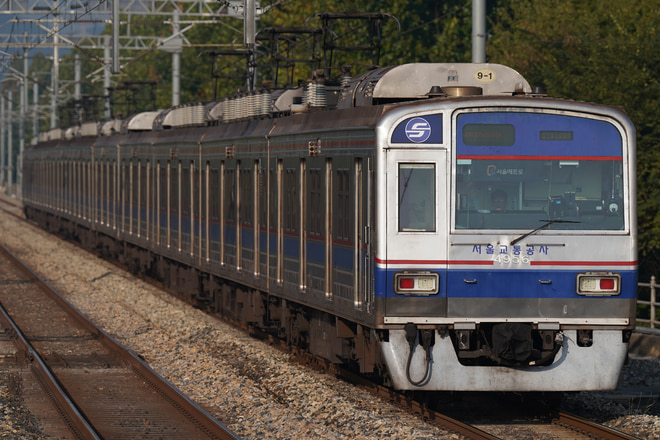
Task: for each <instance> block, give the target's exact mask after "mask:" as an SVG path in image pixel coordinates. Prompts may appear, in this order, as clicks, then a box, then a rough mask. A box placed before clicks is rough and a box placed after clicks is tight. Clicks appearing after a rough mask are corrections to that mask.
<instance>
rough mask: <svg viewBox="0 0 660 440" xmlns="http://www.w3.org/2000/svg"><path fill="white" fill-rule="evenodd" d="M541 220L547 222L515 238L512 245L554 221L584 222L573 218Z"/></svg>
mask: <svg viewBox="0 0 660 440" xmlns="http://www.w3.org/2000/svg"><path fill="white" fill-rule="evenodd" d="M539 221H541V222H545V223H544V224H542V225H541V226H539V227H538V228H536V229H534V230H531V231H529V232H528V233H526V234H523V235H521V236H520V237H518V238H516V239H515V240H513V241H511V246H513V245H514V244H516V243H518V242H519V241H520V240H523V239H525V238H527V237H529V236H530V235H532V234H534V233H535V232H537V231H540V230H541V229H544V228H547V227H548V226H550V225H551V224H553V223H582V222H579V221H573V220H561V219H556V220H539Z"/></svg>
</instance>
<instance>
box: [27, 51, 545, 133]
mask: <svg viewBox="0 0 660 440" xmlns="http://www.w3.org/2000/svg"><path fill="white" fill-rule="evenodd" d="M530 93H532V89H531V87H530V85H529V83H528V82H527V81H526V80H525V78H524V77H523V76H522V75H521V74H520V73H518V72H517V71H515V70H514V69H511V68H510V67H507V66H504V65H501V64H493V63H412V64H403V65H400V66H392V67H383V68H378V69H374V70H371V71H368V72H366V73H363V74H361V75H358V76H355V77H352V78H343V79H342V83H341V85H329V84H327V83H326V82H325V80H324V79H323V78H320V79H314V80H312V81H310V82H308V83H307V84H306V85H304V86H300V87H290V88H284V89H277V90H259V91H253V92H250V93H242V94H235V95H232V96H229V97H226V98H224V99H222V100H220V101H215V102H194V103H189V104H185V105H180V106H177V107H173V108H170V109H167V110H161V111H150V112H144V113H139V114H135V115H131V116H130V117H128V118H126V119H124V120H123V121H121V120H110V121H102V122H98V123H84V124H83V125H82V126H80V127H71V128H69V129H65V130H63V129H61V128H55V129H51V130H50V131H48V132H45V133H42V134H41V135H40V137H39V139H38V141H39V142H47V141H53V140H58V139H63V138H65V137H66V138H68V139H70V138H72V137H85V136H98V135H103V136H111V135H114V134H118V133H122V134H125V133H130V132H141V131H144V132H157V131H168V130H172V129H180V128H186V127H206V126H221V125H232V124H231V123H233V122H238V121H249V120H260V119H270V118H277V117H280V116H288V115H295V114H301V113H310V112H316V111H320V110H328V109H350V108H361V109H364V108H365V107H372V106H378V105H383V104H392V103H397V102H408V101H421V100H426V99H429V98H452V97H459V96H473V95H479V96H512V95H525V94H530ZM92 125H95V127H92ZM36 141H37V140H36V139H35V140H34V141H33V143H36Z"/></svg>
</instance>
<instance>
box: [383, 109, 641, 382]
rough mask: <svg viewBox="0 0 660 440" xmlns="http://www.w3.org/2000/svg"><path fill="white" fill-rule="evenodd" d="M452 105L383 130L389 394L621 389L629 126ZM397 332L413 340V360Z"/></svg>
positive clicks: (631, 257)
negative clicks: (392, 384) (418, 390)
mask: <svg viewBox="0 0 660 440" xmlns="http://www.w3.org/2000/svg"><path fill="white" fill-rule="evenodd" d="M455 103H456V105H455V106H454V107H453V106H452V105H451V103H447V104H445V105H444V106H443V107H442V108H437V109H433V110H426V111H424V110H422V109H420V111H418V112H416V113H415V114H408V115H394V116H393V118H392V120H391V127H392V128H391V129H390V130H389V131H388V130H386V129H385V127H386V125H387V124H381V133H382V134H384V137H383V138H382V142H383V144H382V145H383V147H384V148H383V151H382V153H381V155H380V157H379V159H380V163H379V165H380V168H379V172H380V173H382V174H379V176H380V177H381V179H383V181H384V182H385V184H384V185H377V187H379V188H384V189H385V190H384V191H381V192H379V194H378V202H379V203H378V206H379V207H382V206H386V208H385V211H386V215H385V216H381V218H380V219H379V224H378V226H379V229H380V230H381V232H382V231H383V229H385V230H386V233H384V234H381V235H380V236H379V238H380V240H381V243H384V244H385V245H384V246H379V247H378V249H379V251H378V254H377V259H376V263H377V270H376V296H377V297H380V298H382V299H383V300H384V302H385V304H386V305H385V313H384V314H385V317H384V322H385V324H390V325H392V326H399V327H398V328H399V329H394V330H391V331H390V335H389V341H388V342H386V343H384V344H383V353H384V355H385V358H386V359H388V365H389V366H390V369H391V370H392V371H393V372H392V376H393V379H394V382H395V384H396V385H395V386H397V387H401V388H413V389H415V388H422V389H423V388H429V389H471V390H474V389H483V390H512V389H516V390H528V389H529V390H532V389H535V390H538V389H539V384H540V383H543V384H545V387H546V388H547V389H548V390H570V389H601V388H613V387H615V386H616V378H617V376H618V371H619V369H620V366H621V364H622V363H623V361H624V360H625V355H626V350H627V341H626V335H625V332H626V331H627V330H629V329H630V328H632V326H633V323H634V316H635V300H636V282H637V272H636V269H637V260H636V258H637V257H636V253H637V249H636V246H635V239H634V238H635V235H636V225H635V222H636V219H635V216H634V212H635V203H634V198H633V197H631V196H630V195H631V194H634V171H633V170H632V166H633V162H634V161H633V160H632V158H633V157H634V129H633V128H632V126H631V125H630V123H629V122H628V120H627V118H625V116H623V115H621V114H620V113H618V112H616V111H612V110H610V109H606V108H604V107H597V108H596V107H594V106H588V105H579V104H573V103H566V102H561V101H555V100H548V102H547V103H545V104H540V103H539V101H532V100H530V104H529V105H521V104H520V100H518V101H515V100H513V101H512V100H502V99H499V100H490V102H488V101H486V102H484V101H477V100H471V101H465V100H463V101H458V100H457V101H456V102H455ZM401 326H407V327H408V328H407V330H408V331H409V332H411V333H409V337H412V336H413V333H412V332H413V326H414V330H415V331H416V332H417V334H418V337H417V340H416V342H415V344H414V346H413V350H416V351H417V352H416V353H414V354H413V356H412V359H411V361H410V362H409V363H410V365H409V366H407V365H406V357H407V356H408V354H409V350H407V348H408V347H407V345H409V344H410V343H411V342H410V341H408V342H406V330H404V329H400V327H401ZM425 329H426V330H425ZM438 329H440V330H438ZM428 332H432V333H433V334H432V336H431V335H428ZM424 333H427V336H426V338H427V339H428V338H431V342H427V345H429V344H430V345H431V347H430V348H428V350H429V354H426V353H425V352H424V349H423V347H422V345H423V343H422V339H423V334H424ZM395 341H398V342H395ZM401 358H403V359H401ZM429 359H431V360H430V361H429ZM604 361H607V362H604ZM512 368H514V369H515V371H516V373H517V374H515V375H512V374H511V373H512V371H513V370H512ZM427 369H428V372H427V371H426V370H427ZM590 371H591V372H592V373H595V372H596V371H599V372H601V374H591V373H589V372H590ZM415 378H418V379H419V378H423V379H424V380H416V379H415ZM604 382H606V383H604Z"/></svg>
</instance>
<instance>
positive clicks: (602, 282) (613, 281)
mask: <svg viewBox="0 0 660 440" xmlns="http://www.w3.org/2000/svg"><path fill="white" fill-rule="evenodd" d="M576 284H577V293H578V295H588V296H615V295H618V294H619V293H621V275H619V274H618V273H612V272H587V273H580V274H578V276H577V283H576Z"/></svg>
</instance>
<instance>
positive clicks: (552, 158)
mask: <svg viewBox="0 0 660 440" xmlns="http://www.w3.org/2000/svg"><path fill="white" fill-rule="evenodd" d="M456 121H457V125H456V166H455V172H454V176H455V179H456V180H455V185H454V188H455V193H454V204H455V205H454V206H455V214H454V218H455V220H454V221H455V223H454V226H455V228H456V229H485V230H489V229H509V230H534V229H536V228H538V227H540V226H542V229H543V230H546V231H547V230H553V229H554V230H610V231H616V230H623V229H624V228H625V221H624V220H625V215H624V214H625V208H626V206H624V201H625V200H626V191H627V189H626V188H625V187H624V182H625V175H624V165H625V164H624V161H623V158H624V151H623V139H622V137H621V134H620V132H619V130H618V129H617V127H616V126H615V125H614V124H612V123H611V122H608V121H604V120H599V119H594V118H590V117H585V116H572V115H566V114H557V113H553V112H550V111H547V112H545V113H543V112H538V111H533V112H532V111H522V110H521V111H491V112H481V113H480V112H469V113H468V112H466V113H462V114H459V115H458V117H457V120H456Z"/></svg>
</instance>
